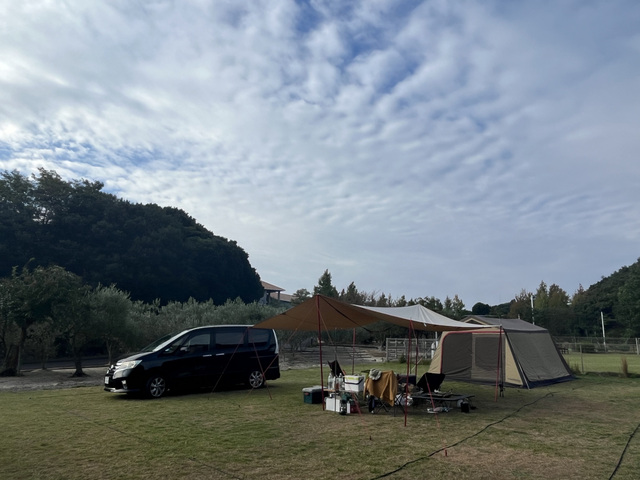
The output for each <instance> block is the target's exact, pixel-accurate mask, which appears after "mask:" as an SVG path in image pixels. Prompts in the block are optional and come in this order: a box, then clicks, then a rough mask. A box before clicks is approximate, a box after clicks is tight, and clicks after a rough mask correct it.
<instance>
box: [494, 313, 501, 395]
mask: <svg viewBox="0 0 640 480" xmlns="http://www.w3.org/2000/svg"><path fill="white" fill-rule="evenodd" d="M501 365H502V325H500V334H499V335H498V368H497V371H496V392H495V399H494V402H497V401H498V389H499V388H500V385H499V383H500V367H501Z"/></svg>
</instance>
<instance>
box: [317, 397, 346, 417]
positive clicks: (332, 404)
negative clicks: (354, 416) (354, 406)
mask: <svg viewBox="0 0 640 480" xmlns="http://www.w3.org/2000/svg"><path fill="white" fill-rule="evenodd" d="M324 409H325V410H326V411H327V412H338V413H340V397H339V396H338V397H324ZM350 413H351V404H350V403H349V402H347V415H349V414H350Z"/></svg>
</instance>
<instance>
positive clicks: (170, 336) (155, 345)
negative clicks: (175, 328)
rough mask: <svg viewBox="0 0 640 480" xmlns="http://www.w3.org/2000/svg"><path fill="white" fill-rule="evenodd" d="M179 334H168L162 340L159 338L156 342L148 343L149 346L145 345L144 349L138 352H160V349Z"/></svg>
mask: <svg viewBox="0 0 640 480" xmlns="http://www.w3.org/2000/svg"><path fill="white" fill-rule="evenodd" d="M180 333H182V332H179V333H175V332H174V333H170V334H168V335H165V336H164V337H162V338H159V339H158V340H156V341H155V342H153V343H150V344H149V345H147V346H146V347H144V348H143V349H142V350H140V351H141V352H155V351H156V350H161V349H162V347H163V346H164V345H165V344H166V343H169V342H170V341H171V340H173V339H174V338H175V337H177V336H178V335H179V334H180Z"/></svg>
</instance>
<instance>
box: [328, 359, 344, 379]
mask: <svg viewBox="0 0 640 480" xmlns="http://www.w3.org/2000/svg"><path fill="white" fill-rule="evenodd" d="M328 363H329V368H330V369H331V373H332V374H333V376H334V377H338V376H340V375H342V376H345V375H346V373H345V371H344V370H343V369H342V367H341V366H340V364H339V363H338V360H334V361H333V362H328Z"/></svg>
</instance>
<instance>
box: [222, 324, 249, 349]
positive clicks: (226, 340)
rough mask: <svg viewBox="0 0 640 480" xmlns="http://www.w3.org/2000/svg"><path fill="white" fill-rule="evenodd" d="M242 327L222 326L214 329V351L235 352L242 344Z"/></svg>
mask: <svg viewBox="0 0 640 480" xmlns="http://www.w3.org/2000/svg"><path fill="white" fill-rule="evenodd" d="M245 331H246V329H244V328H242V329H240V328H224V329H220V330H217V331H216V352H235V351H236V350H237V349H238V348H240V347H242V346H243V345H244V337H245V335H244V333H245Z"/></svg>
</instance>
